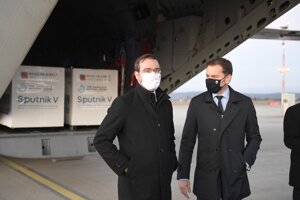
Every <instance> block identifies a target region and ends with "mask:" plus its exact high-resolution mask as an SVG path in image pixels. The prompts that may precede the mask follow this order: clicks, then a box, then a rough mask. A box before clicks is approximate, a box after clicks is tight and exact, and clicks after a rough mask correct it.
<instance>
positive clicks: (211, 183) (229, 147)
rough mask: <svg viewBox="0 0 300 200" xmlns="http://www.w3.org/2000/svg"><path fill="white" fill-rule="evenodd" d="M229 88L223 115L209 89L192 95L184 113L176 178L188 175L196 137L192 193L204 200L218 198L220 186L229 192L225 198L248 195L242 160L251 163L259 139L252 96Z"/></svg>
mask: <svg viewBox="0 0 300 200" xmlns="http://www.w3.org/2000/svg"><path fill="white" fill-rule="evenodd" d="M229 90H230V97H229V101H228V103H227V106H226V110H225V112H224V115H223V117H222V115H221V114H220V111H219V109H218V107H217V106H216V104H215V102H214V101H213V99H212V95H211V93H209V92H204V93H202V94H200V95H198V96H196V97H194V98H193V99H192V100H191V103H190V106H189V109H188V112H187V118H186V121H185V125H184V129H183V134H182V139H181V145H180V151H179V163H180V167H179V169H178V177H177V178H178V179H184V178H189V174H190V165H191V159H192V153H193V149H194V145H195V142H196V138H198V148H197V162H196V170H195V177H194V187H193V192H194V193H195V195H196V196H197V197H198V198H200V199H203V200H214V199H217V198H218V197H217V196H218V195H217V194H220V190H221V189H220V188H221V187H226V188H227V189H226V191H229V192H228V193H226V196H224V197H223V198H224V199H225V200H226V199H228V200H235V199H241V198H244V197H246V196H248V195H250V188H249V183H248V178H247V173H246V169H245V168H246V167H245V166H246V165H245V162H247V163H248V164H249V165H250V166H251V165H253V163H254V161H255V159H256V154H257V151H258V149H259V146H260V143H261V140H262V139H261V136H260V132H259V127H258V123H257V118H256V112H255V109H254V106H253V103H252V101H251V99H250V98H249V97H246V96H244V95H242V94H240V93H238V92H236V91H234V90H233V89H232V88H230V87H229ZM245 139H246V141H247V144H246V145H245ZM220 174H221V175H222V177H223V178H222V179H223V180H222V186H221V185H220V184H221V183H220V179H219V176H220ZM225 180H226V183H225Z"/></svg>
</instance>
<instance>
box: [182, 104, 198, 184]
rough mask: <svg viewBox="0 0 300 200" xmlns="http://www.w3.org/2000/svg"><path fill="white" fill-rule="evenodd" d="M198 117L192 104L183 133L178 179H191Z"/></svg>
mask: <svg viewBox="0 0 300 200" xmlns="http://www.w3.org/2000/svg"><path fill="white" fill-rule="evenodd" d="M197 127H198V124H197V119H196V115H195V112H194V108H193V102H191V104H190V106H189V108H188V111H187V116H186V120H185V124H184V128H183V132H182V138H181V143H180V150H179V167H178V170H177V179H189V178H190V168H191V161H192V155H193V150H194V146H195V143H196V136H197V132H198V131H197V130H198V128H197Z"/></svg>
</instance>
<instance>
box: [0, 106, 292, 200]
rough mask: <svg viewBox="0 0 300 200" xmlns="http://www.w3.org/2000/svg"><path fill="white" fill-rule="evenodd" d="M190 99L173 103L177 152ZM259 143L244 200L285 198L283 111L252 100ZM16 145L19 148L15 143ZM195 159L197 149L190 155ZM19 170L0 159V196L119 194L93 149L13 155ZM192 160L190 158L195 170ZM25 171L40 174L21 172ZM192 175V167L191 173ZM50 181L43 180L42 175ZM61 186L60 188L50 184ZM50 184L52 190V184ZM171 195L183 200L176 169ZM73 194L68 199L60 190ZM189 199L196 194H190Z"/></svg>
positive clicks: (108, 197)
mask: <svg viewBox="0 0 300 200" xmlns="http://www.w3.org/2000/svg"><path fill="white" fill-rule="evenodd" d="M187 106H188V104H186V103H181V104H176V105H174V124H175V130H176V144H177V152H178V148H179V142H180V138H181V132H182V128H183V124H184V120H185V115H186V110H187ZM256 110H257V114H258V120H259V125H260V130H261V135H262V138H263V142H262V144H261V149H260V151H259V153H258V158H257V161H256V163H255V165H254V166H253V167H252V169H251V171H250V172H249V179H250V187H251V191H252V194H251V196H250V197H248V198H246V200H289V199H292V196H291V193H292V188H291V187H290V186H289V185H288V171H289V153H290V151H289V150H288V149H287V148H286V147H285V146H284V144H283V131H282V130H283V128H282V122H283V115H282V109H281V107H279V106H268V105H256ZM16 148H17V147H16ZM194 158H195V154H194ZM9 161H13V162H14V163H15V164H16V166H21V167H22V166H23V167H25V169H19V168H17V167H14V165H9V164H7V163H6V161H3V160H2V161H1V160H0V199H1V200H19V199H22V200H27V199H28V200H41V199H45V200H48V199H49V200H56V199H57V200H59V199H80V198H76V195H77V196H79V197H81V199H95V200H97V199H99V200H114V199H117V182H116V181H117V177H116V175H115V174H114V173H113V172H112V171H111V170H110V169H109V168H108V166H107V165H106V164H105V162H104V161H103V160H102V159H101V158H100V156H98V155H97V154H95V155H92V156H86V157H84V158H82V159H77V160H76V159H75V160H62V161H56V162H54V161H52V160H40V159H39V160H33V159H11V158H9ZM194 167H195V160H193V163H192V169H193V170H194ZM26 170H28V171H31V172H33V173H34V174H37V175H39V176H40V177H38V178H36V179H35V177H34V176H33V175H30V174H27V175H24V173H25V172H26ZM191 173H192V174H193V173H194V171H192V172H191ZM44 179H45V180H48V181H49V182H50V183H51V184H50V183H48V184H46V185H47V186H45V185H44V184H42V183H41V180H44ZM51 185H52V186H53V185H54V186H57V185H58V186H60V187H61V188H58V187H51ZM51 188H52V189H51ZM172 190H173V200H182V199H184V197H183V196H182V195H181V194H180V193H179V191H178V187H177V181H176V174H174V176H173V182H172ZM67 192H69V193H73V195H74V196H73V197H69V198H67V197H66V196H65V195H64V194H67ZM190 199H192V200H195V199H196V198H195V196H194V195H192V194H191V198H190Z"/></svg>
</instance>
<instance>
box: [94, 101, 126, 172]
mask: <svg viewBox="0 0 300 200" xmlns="http://www.w3.org/2000/svg"><path fill="white" fill-rule="evenodd" d="M125 109H126V105H125V103H124V100H123V99H122V97H118V98H116V99H115V100H114V102H113V103H112V105H111V107H110V108H109V109H108V112H107V115H106V116H105V118H104V120H103V121H102V123H101V125H100V126H99V128H98V130H97V133H96V135H95V138H94V146H95V148H96V150H97V151H98V153H99V154H100V155H101V156H102V158H103V159H104V161H105V162H106V163H107V164H108V165H109V167H110V168H111V169H112V170H113V171H114V172H115V173H116V174H118V175H122V174H124V172H125V169H126V167H127V163H128V158H127V157H126V156H125V155H123V154H122V153H121V152H120V151H119V150H118V148H117V147H116V145H114V144H113V141H114V139H115V138H116V136H117V135H118V134H119V133H120V132H121V131H122V128H123V126H124V124H125V119H126V116H125V113H126V110H125Z"/></svg>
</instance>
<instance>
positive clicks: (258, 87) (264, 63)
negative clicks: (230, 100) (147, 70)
mask: <svg viewBox="0 0 300 200" xmlns="http://www.w3.org/2000/svg"><path fill="white" fill-rule="evenodd" d="M287 22H288V23H289V28H288V29H290V30H300V5H297V6H296V7H294V8H293V9H291V10H290V11H288V12H287V13H286V14H284V15H283V16H281V17H280V18H278V19H277V20H276V21H274V22H273V23H272V24H270V25H269V26H268V27H267V28H278V29H279V28H280V25H281V24H283V23H287ZM282 51H283V48H282V41H281V40H258V39H249V40H247V41H245V42H244V43H243V44H241V45H240V46H238V47H237V48H235V49H234V50H232V51H231V52H230V53H228V54H227V55H225V56H224V57H225V58H227V59H229V60H230V61H231V62H232V64H233V78H232V81H231V83H230V85H231V86H232V87H233V88H234V89H235V90H237V91H239V92H243V93H275V92H281V80H282V77H281V74H280V73H279V72H278V68H279V67H281V66H282ZM285 63H286V66H287V67H288V68H289V69H290V71H289V72H288V73H287V74H286V76H285V80H286V92H297V93H300V41H285ZM205 90H206V87H205V71H203V72H201V73H200V74H199V75H197V76H195V77H194V78H193V79H191V80H190V81H188V82H187V83H185V84H184V85H182V86H181V87H180V88H178V89H177V90H175V92H190V91H196V92H198V91H199V92H202V91H205Z"/></svg>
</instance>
